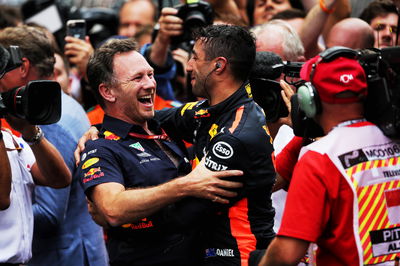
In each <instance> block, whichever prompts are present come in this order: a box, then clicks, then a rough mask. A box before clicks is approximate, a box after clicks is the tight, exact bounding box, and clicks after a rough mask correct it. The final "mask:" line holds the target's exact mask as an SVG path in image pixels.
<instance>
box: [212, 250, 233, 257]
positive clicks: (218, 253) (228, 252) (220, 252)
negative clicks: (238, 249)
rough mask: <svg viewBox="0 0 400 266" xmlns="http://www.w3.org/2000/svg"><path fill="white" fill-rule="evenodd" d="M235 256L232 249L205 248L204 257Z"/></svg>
mask: <svg viewBox="0 0 400 266" xmlns="http://www.w3.org/2000/svg"><path fill="white" fill-rule="evenodd" d="M217 256H218V257H235V254H234V251H233V249H230V248H207V249H206V258H210V257H217Z"/></svg>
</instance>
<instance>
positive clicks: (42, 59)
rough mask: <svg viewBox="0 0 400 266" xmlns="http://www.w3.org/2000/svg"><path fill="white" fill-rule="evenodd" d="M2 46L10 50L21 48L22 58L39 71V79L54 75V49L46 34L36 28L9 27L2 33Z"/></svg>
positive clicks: (0, 36)
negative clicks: (11, 46) (11, 47)
mask: <svg viewBox="0 0 400 266" xmlns="http://www.w3.org/2000/svg"><path fill="white" fill-rule="evenodd" d="M0 44H2V45H3V46H4V47H6V48H8V47H9V46H10V45H17V46H19V48H20V50H21V53H22V56H23V57H26V58H28V60H29V62H30V63H31V64H32V65H33V66H34V67H35V68H36V70H37V71H38V75H39V77H42V78H47V77H49V76H51V75H53V70H54V63H55V61H56V59H55V57H54V48H53V45H52V42H51V41H50V39H49V38H48V36H47V35H46V33H45V32H44V31H42V30H40V29H38V28H36V27H30V26H26V25H23V26H18V27H8V28H5V29H4V30H2V31H1V32H0Z"/></svg>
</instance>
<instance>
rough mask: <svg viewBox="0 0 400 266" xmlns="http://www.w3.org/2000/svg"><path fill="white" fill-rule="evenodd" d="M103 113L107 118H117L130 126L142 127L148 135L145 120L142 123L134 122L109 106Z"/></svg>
mask: <svg viewBox="0 0 400 266" xmlns="http://www.w3.org/2000/svg"><path fill="white" fill-rule="evenodd" d="M104 112H105V114H106V115H108V116H111V117H114V118H117V119H119V120H122V121H124V122H127V123H129V124H132V125H138V126H140V127H142V128H143V129H144V130H145V131H146V132H147V133H150V130H149V127H148V123H147V120H143V121H137V120H134V119H132V118H131V117H129V116H127V115H125V114H124V113H121V112H118V111H114V110H113V108H112V107H110V106H108V107H107V108H106V110H105V111H104Z"/></svg>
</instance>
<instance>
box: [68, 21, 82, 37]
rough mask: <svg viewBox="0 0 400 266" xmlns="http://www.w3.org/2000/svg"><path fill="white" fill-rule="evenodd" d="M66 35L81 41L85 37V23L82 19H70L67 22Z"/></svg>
mask: <svg viewBox="0 0 400 266" xmlns="http://www.w3.org/2000/svg"><path fill="white" fill-rule="evenodd" d="M67 35H68V36H72V37H74V38H78V39H81V40H85V37H86V21H85V20H84V19H70V20H68V21H67Z"/></svg>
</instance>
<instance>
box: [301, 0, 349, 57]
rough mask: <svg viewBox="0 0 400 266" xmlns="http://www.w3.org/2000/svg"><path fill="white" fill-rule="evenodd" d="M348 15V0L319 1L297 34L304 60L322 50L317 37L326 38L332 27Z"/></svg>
mask: <svg viewBox="0 0 400 266" xmlns="http://www.w3.org/2000/svg"><path fill="white" fill-rule="evenodd" d="M349 14H350V5H349V3H348V0H319V3H317V4H316V5H315V6H314V7H313V8H312V9H311V10H310V12H308V14H307V16H306V18H305V20H304V23H303V26H302V27H301V30H300V33H299V35H300V38H301V41H302V42H303V45H304V48H305V56H306V58H311V57H313V56H315V55H317V54H319V53H320V52H321V51H322V50H323V49H324V48H323V47H321V46H320V45H319V43H318V38H319V36H320V35H321V34H322V35H323V36H324V37H326V36H327V35H328V33H329V31H330V29H331V28H332V26H333V25H334V24H335V23H336V22H338V21H340V20H341V19H344V18H346V17H348V16H349ZM325 41H326V39H325Z"/></svg>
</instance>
